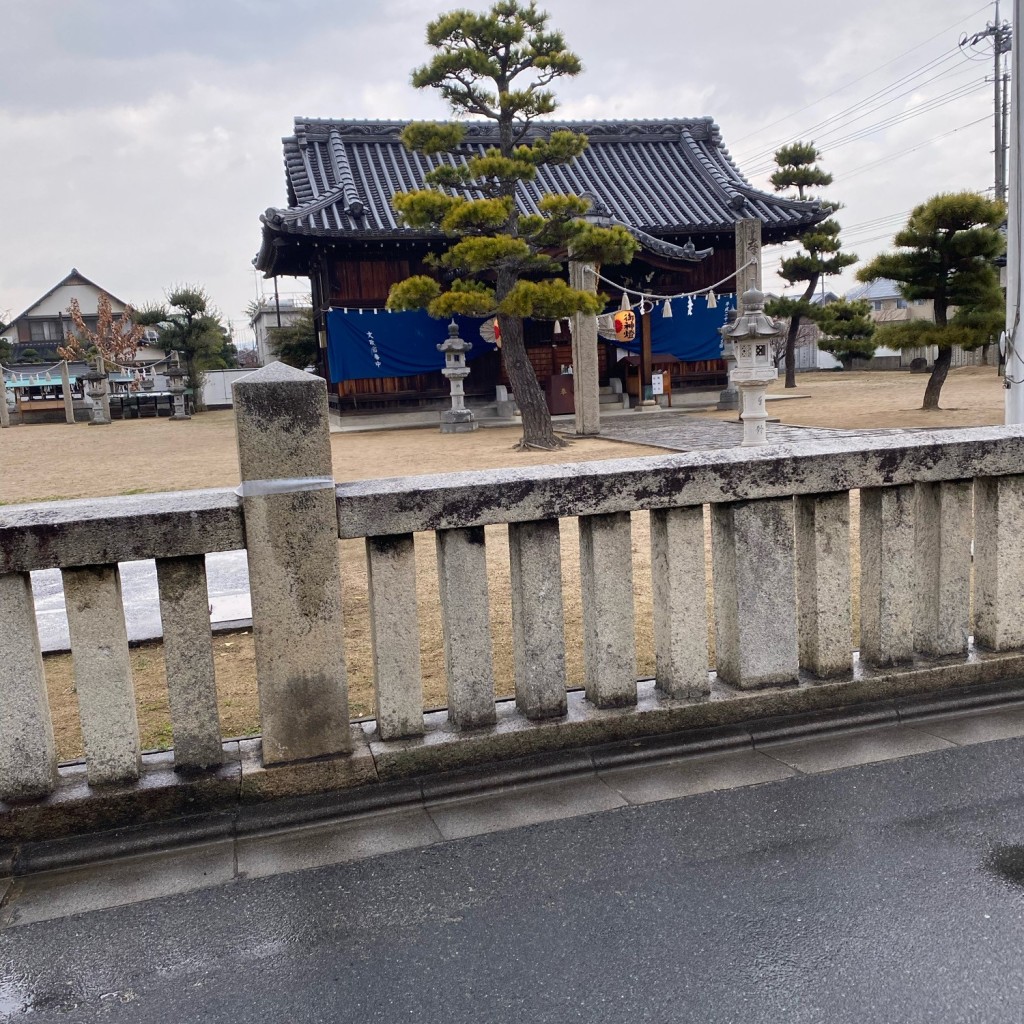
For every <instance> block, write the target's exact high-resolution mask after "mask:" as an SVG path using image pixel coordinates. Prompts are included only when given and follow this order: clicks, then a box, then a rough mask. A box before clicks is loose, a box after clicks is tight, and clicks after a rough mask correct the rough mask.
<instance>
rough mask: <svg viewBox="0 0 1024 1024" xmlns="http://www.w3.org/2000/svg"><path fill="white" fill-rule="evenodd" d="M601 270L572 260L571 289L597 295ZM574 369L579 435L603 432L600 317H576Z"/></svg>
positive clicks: (570, 270)
mask: <svg viewBox="0 0 1024 1024" xmlns="http://www.w3.org/2000/svg"><path fill="white" fill-rule="evenodd" d="M596 270H597V267H596V266H595V265H594V264H593V263H580V262H578V261H577V260H573V259H570V260H569V287H570V288H575V289H576V290H577V291H581V292H591V293H593V294H595V295H596V294H597V274H596ZM571 322H572V368H573V377H574V380H573V387H574V391H575V402H576V433H577V434H580V435H586V436H589V435H594V434H600V433H601V390H600V377H599V374H598V368H597V367H598V358H597V357H598V351H597V345H598V340H597V317H596V316H588V315H587V314H585V313H575V314H573V317H572V321H571Z"/></svg>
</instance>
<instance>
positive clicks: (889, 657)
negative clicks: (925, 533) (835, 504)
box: [860, 486, 914, 667]
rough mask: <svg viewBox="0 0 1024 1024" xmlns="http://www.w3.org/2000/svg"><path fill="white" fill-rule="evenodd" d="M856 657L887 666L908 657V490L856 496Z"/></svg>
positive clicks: (910, 502) (910, 620)
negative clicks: (858, 601)
mask: <svg viewBox="0 0 1024 1024" xmlns="http://www.w3.org/2000/svg"><path fill="white" fill-rule="evenodd" d="M860 655H861V659H862V660H863V661H864V662H866V663H867V664H869V665H878V666H882V667H884V666H888V665H896V664H898V663H900V662H903V661H910V660H911V659H912V658H913V655H914V488H913V486H906V487H870V488H865V489H863V490H862V491H861V492H860Z"/></svg>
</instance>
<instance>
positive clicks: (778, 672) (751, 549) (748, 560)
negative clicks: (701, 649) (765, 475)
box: [711, 498, 800, 690]
mask: <svg viewBox="0 0 1024 1024" xmlns="http://www.w3.org/2000/svg"><path fill="white" fill-rule="evenodd" d="M711 525H712V545H711V549H712V553H713V557H714V580H715V588H714V589H715V637H716V648H715V650H716V664H717V667H718V675H719V678H721V679H723V680H724V681H725V682H727V683H730V684H732V685H733V686H737V687H739V688H740V689H742V690H752V689H756V688H757V687H762V686H773V685H779V684H786V683H792V682H795V681H796V678H797V675H798V674H799V671H800V661H799V656H798V648H797V622H796V578H795V564H794V554H793V544H794V539H793V530H794V524H793V499H792V498H771V499H769V500H767V501H748V502H737V503H735V504H728V505H715V506H714V507H713V508H712V510H711Z"/></svg>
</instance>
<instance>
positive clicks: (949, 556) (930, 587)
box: [914, 480, 974, 657]
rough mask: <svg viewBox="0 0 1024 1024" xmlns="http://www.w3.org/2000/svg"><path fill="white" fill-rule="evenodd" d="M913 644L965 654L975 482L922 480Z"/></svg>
mask: <svg viewBox="0 0 1024 1024" xmlns="http://www.w3.org/2000/svg"><path fill="white" fill-rule="evenodd" d="M916 489H917V494H916V500H917V506H916V508H915V510H914V559H915V573H914V649H915V650H916V651H918V652H919V653H921V654H930V655H933V656H936V657H941V656H946V655H953V654H965V653H966V652H967V636H968V633H969V632H970V608H971V541H972V540H973V539H974V522H973V517H972V511H973V503H974V482H973V481H971V480H943V481H941V482H940V483H922V484H917V488H916Z"/></svg>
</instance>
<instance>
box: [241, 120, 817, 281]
mask: <svg viewBox="0 0 1024 1024" xmlns="http://www.w3.org/2000/svg"><path fill="white" fill-rule="evenodd" d="M406 123H407V122H405V121H331V120H317V119H306V118H297V119H296V121H295V134H294V135H292V136H289V137H288V138H286V139H284V140H283V142H284V157H285V169H286V174H287V180H288V204H289V205H288V207H287V208H285V209H270V210H267V211H266V213H265V214H264V215H263V217H262V218H261V219H262V220H263V223H264V251H263V252H261V254H260V257H258V259H257V266H265V263H264V262H263V260H264V257H265V256H269V252H267V243H268V241H269V239H268V235H282V234H283V235H298V234H306V235H316V236H329V237H333V238H351V239H376V238H394V239H402V238H406V239H414V238H423V237H430V236H429V235H428V234H427V233H425V232H423V231H420V230H411V229H409V228H406V227H404V226H402V225H401V224H399V222H398V218H397V216H396V214H395V212H394V210H393V209H392V207H391V199H392V197H393V196H394V195H395V194H396V193H398V192H405V191H410V190H412V189H417V188H422V187H423V178H424V175H425V174H426V172H427V171H429V170H431V169H432V168H434V167H437V166H438V165H439V164H441V163H454V162H456V161H461V160H463V159H464V156H463V154H465V156H470V155H473V154H475V153H482V152H483V151H484V150H485V149H486V148H487V147H488V146H492V145H495V144H496V143H497V137H496V133H495V128H494V126H493V125H492V124H491V123H490V122H467V123H466V137H465V142H464V144H463V145H462V146H461V147H460V151H459V155H457V156H453V155H451V154H440V155H438V156H431V157H427V156H423V155H422V154H420V153H410V152H409V151H408V150H406V148H405V147H404V146H403V145H402V143H401V140H400V135H401V132H402V129H403V128H404V127H405V126H406ZM561 128H569V129H571V130H573V131H577V132H583V133H585V134H586V135H587V136H588V137H589V139H590V145H589V146H588V147H587V149H586V150H585V151H584V153H583V154H582V156H580V157H579V158H578V159H577V160H575V161H573V162H572V163H570V164H567V165H564V166H546V167H541V168H539V169H538V173H537V179H536V181H535V182H530V183H526V184H523V185H521V186H520V188H519V191H518V197H517V198H518V205H519V208H520V210H521V211H522V212H524V213H533V212H536V209H537V202H538V200H539V199H540V198H541V197H542V196H543V195H545V194H547V193H551V192H555V193H575V194H578V195H579V194H587V195H589V196H591V197H592V198H593V199H594V200H596V202H597V203H599V204H600V205H601V206H603V207H605V208H606V209H607V210H608V211H609V212H610V214H611V216H612V217H613V218H614V219H615V220H617V221H620V222H622V223H624V224H627V225H629V226H630V227H631V228H635V229H637V230H638V231H641V232H645V233H647V234H649V235H652V236H656V237H660V238H665V237H666V236H668V237H676V238H678V237H680V236H687V235H690V234H693V235H707V234H714V233H717V232H726V231H729V232H731V231H732V229H733V225H734V224H735V222H736V221H737V220H738V219H740V218H745V217H756V218H759V219H760V220H761V221H762V222H763V223H764V233H765V237H766V238H768V239H770V240H772V241H778V240H780V239H782V238H789V237H793V236H794V235H795V234H797V233H798V232H799V231H800V230H801V229H802V228H805V227H806V226H807V225H809V224H813V223H815V222H816V221H818V220H821V219H822V218H823V217H824V215H825V213H824V211H822V209H821V208H820V206H819V205H818V204H817V203H809V202H796V201H793V200H788V199H782V198H780V197H778V196H774V195H770V194H768V193H765V192H761V191H759V190H758V189H755V188H753V187H751V185H750V184H748V182H747V181H746V180H745V179H744V178H743V176H742V175H741V174H740V172H739V170H738V169H737V167H736V165H735V164H734V163H733V162H732V159H731V158H730V156H729V153H728V150H726V148H725V146H724V144H723V142H722V137H721V135H720V133H719V130H718V126H717V125H716V124H715V123H714V122H713V121H712V120H711V118H708V117H702V118H681V119H676V120H652V121H559V122H538V123H537V124H535V125H534V126H533V127H532V128H531V129H530V132H529V135H528V136H527V138H531V137H536V136H537V135H542V134H547V133H549V132H551V131H553V130H556V129H561Z"/></svg>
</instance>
